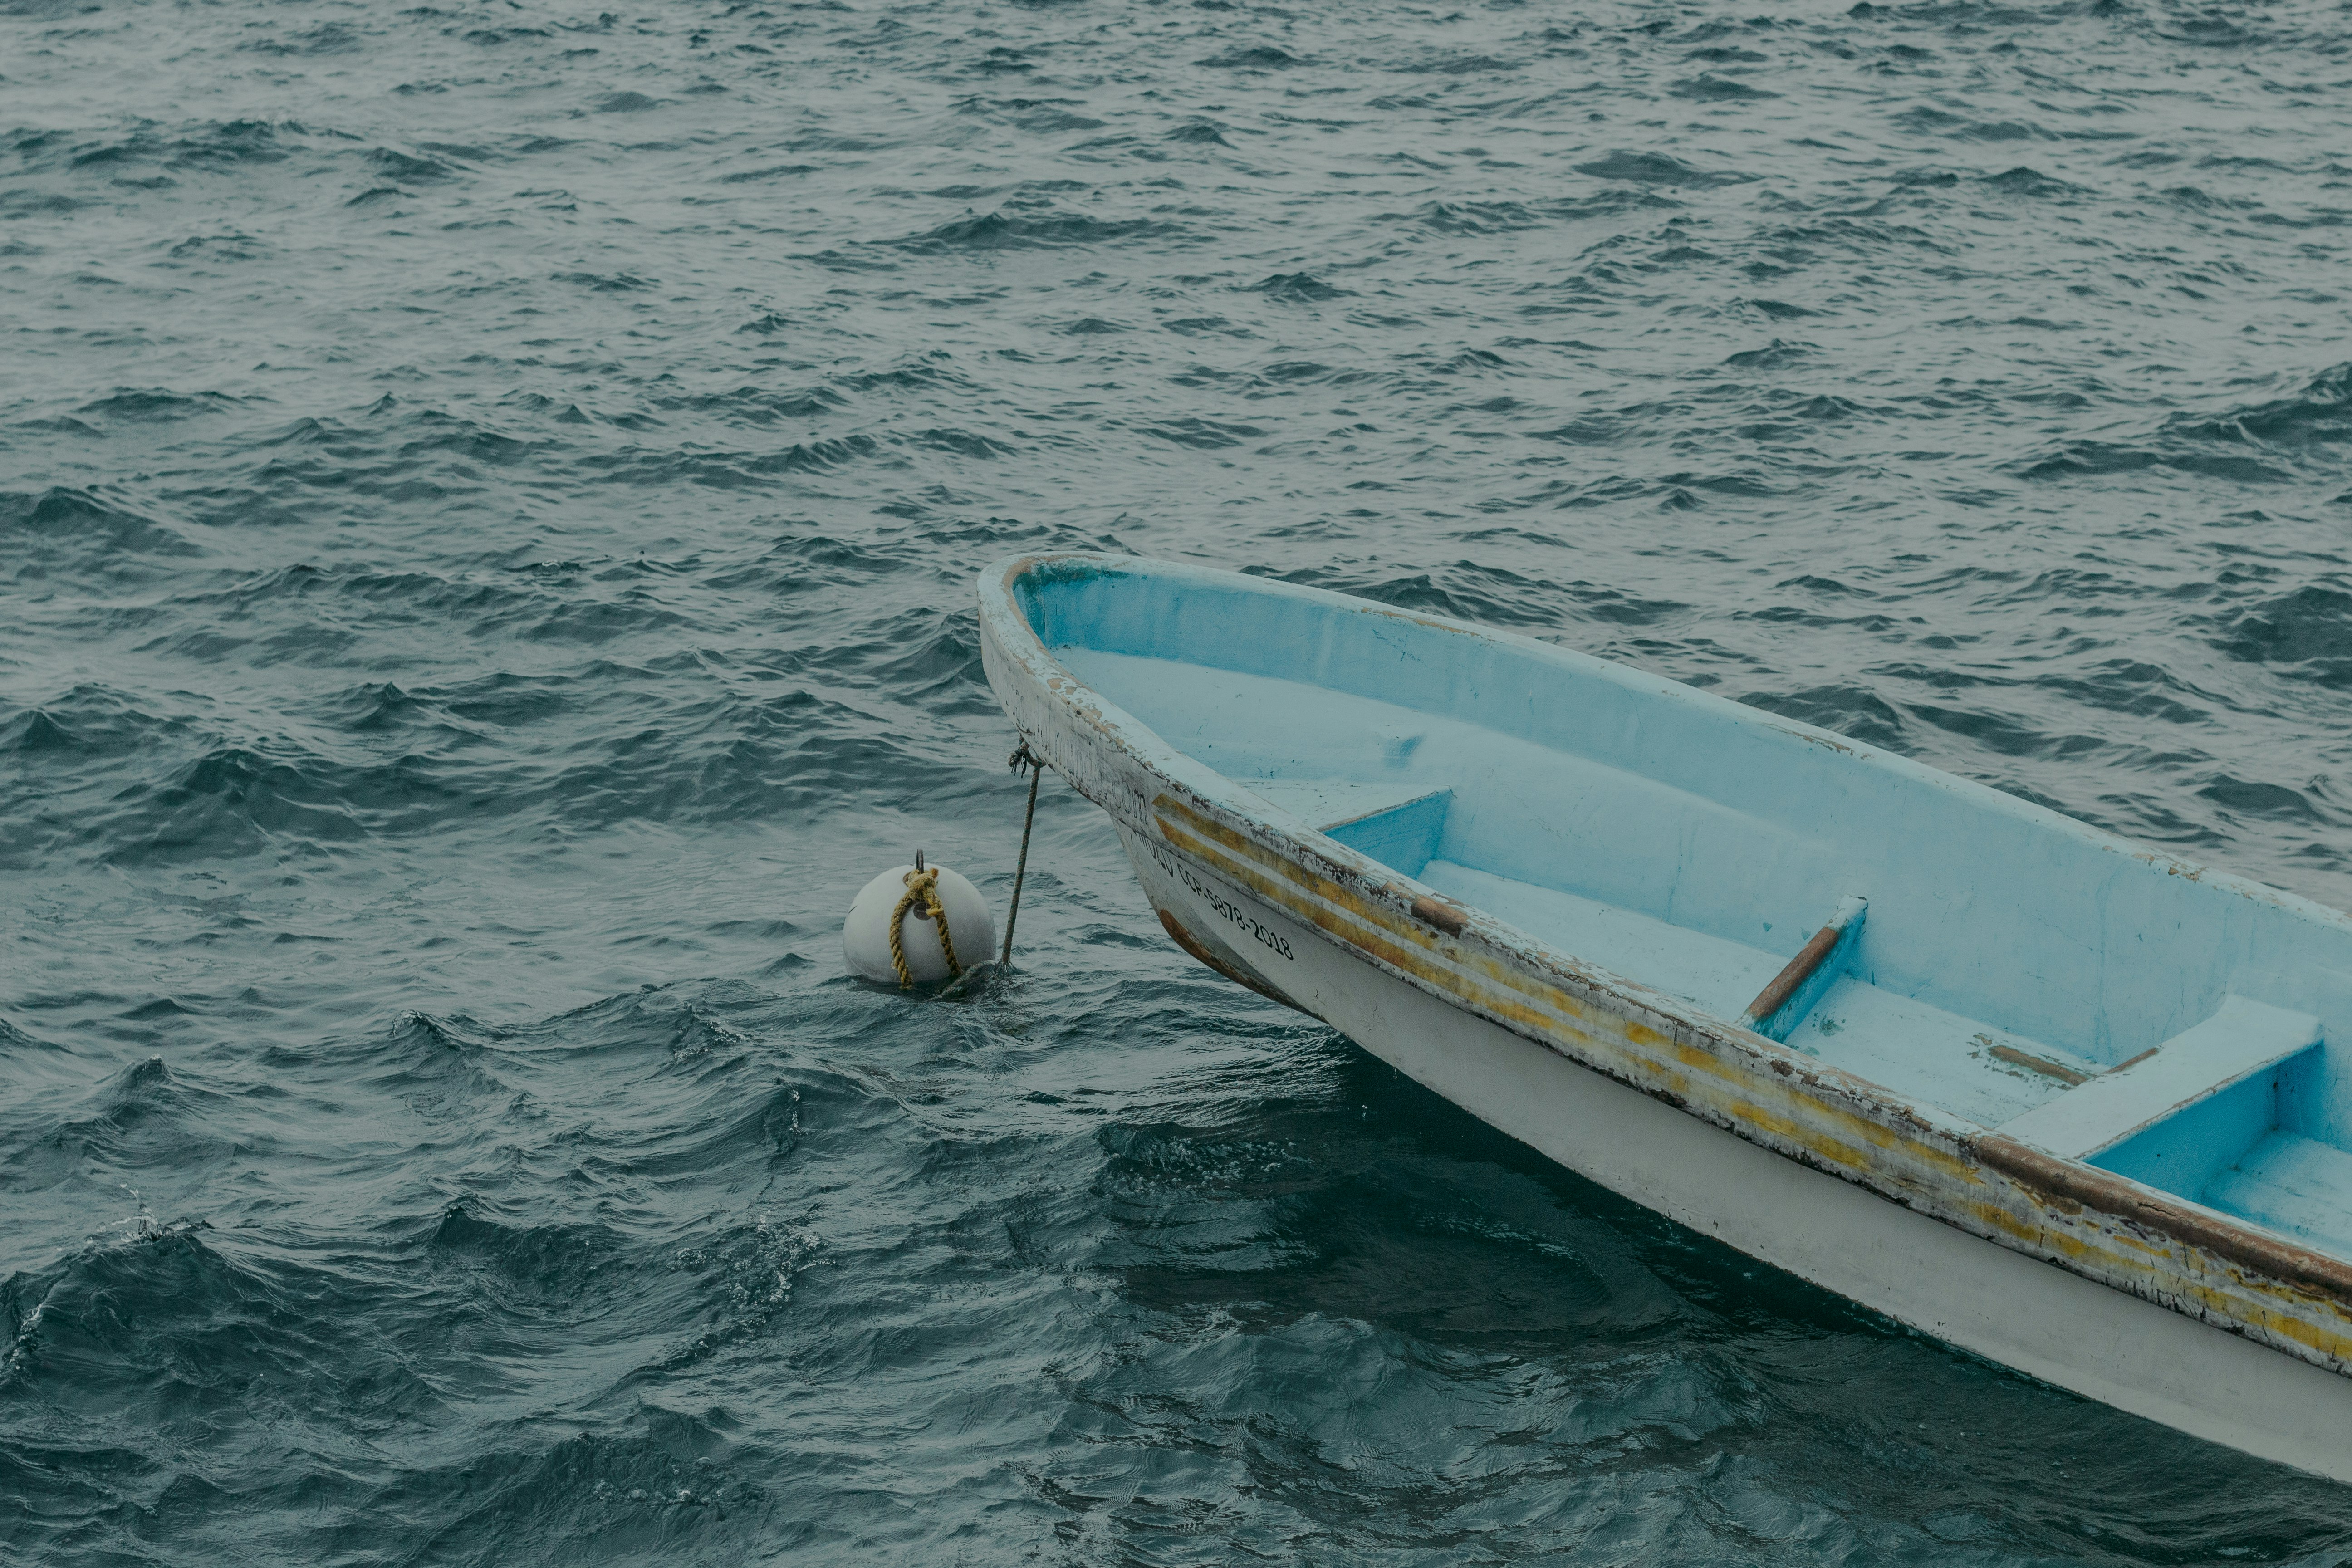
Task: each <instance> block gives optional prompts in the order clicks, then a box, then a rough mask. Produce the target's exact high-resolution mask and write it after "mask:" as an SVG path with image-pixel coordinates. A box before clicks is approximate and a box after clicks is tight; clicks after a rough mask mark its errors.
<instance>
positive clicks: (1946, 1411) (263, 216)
mask: <svg viewBox="0 0 2352 1568" xmlns="http://www.w3.org/2000/svg"><path fill="white" fill-rule="evenodd" d="M2347 240H2352V13H2347V10H2346V9H2345V7H2344V5H2341V4H2320V3H2317V0H2275V3H2272V4H2265V5H2252V4H2221V5H2209V4H2202V3H2196V0H2093V3H2089V4H2081V3H2074V0H2068V3H2063V4H2052V5H2030V4H2006V5H2005V4H1997V3H1992V0H1923V3H1916V4H1894V5H1880V4H1877V3H1876V0H1863V3H1861V4H1855V5H1850V6H1849V5H1845V4H1842V3H1841V4H1819V5H1796V6H1784V5H1722V4H1718V3H1717V0H1688V3H1685V4H1677V5H1663V4H1629V3H1620V0H1601V3H1596V4H1592V5H1578V6H1568V5H1540V4H1532V3H1530V4H1515V3H1510V0H1488V3H1481V4H1475V5H1466V6H1463V7H1460V8H1451V7H1446V6H1425V5H1408V4H1402V3H1399V0H1368V3H1366V4H1360V5H1336V4H1329V3H1326V0H1306V3H1302V4H1294V5H1287V6H1282V5H1250V4H1243V3H1239V0H1234V3H1227V0H1198V3H1196V4H1192V5H1180V4H1172V3H1167V4H1156V5H1154V4H1131V5H1114V4H1110V3H1108V0H1068V3H1064V4H1036V5H959V4H948V3H935V4H907V5H889V4H875V5H866V4H848V3H828V4H819V5H785V4H720V3H718V0H705V3H702V4H683V3H681V4H675V5H660V6H655V7H651V8H646V9H639V10H614V11H603V12H600V11H598V10H596V9H594V8H593V7H592V6H580V7H570V8H567V7H565V6H563V5H557V4H551V3H549V0H499V3H497V4H488V3H477V4H466V3H462V0H444V3H442V4H439V5H418V6H415V7H413V8H408V9H395V8H394V7H393V6H389V5H384V6H368V5H352V4H338V3H332V0H303V3H299V4H296V3H287V4H276V5H264V4H259V3H257V0H216V3H211V4H203V5H198V4H163V3H161V0H154V3H144V4H142V3H140V0H0V584H5V586H4V587H0V1561H5V1563H27V1564H34V1563H38V1564H51V1563H56V1564H101V1563H102V1564H109V1565H119V1564H144V1563H159V1564H161V1563H171V1564H181V1563H185V1564H216V1563H240V1564H244V1563H252V1564H278V1563H285V1564H352V1565H360V1564H366V1565H378V1564H381V1565H387V1568H388V1565H392V1564H440V1563H481V1564H501V1565H505V1564H527V1563H604V1562H615V1563H617V1562H630V1563H638V1562H659V1563H679V1564H685V1563H712V1564H738V1563H754V1562H766V1561H791V1562H795V1563H799V1562H808V1563H832V1562H839V1563H883V1564H893V1565H895V1564H899V1563H972V1564H979V1563H1072V1564H1094V1563H1101V1564H1113V1563H1122V1564H1123V1563H1155V1564H1157V1563H1218V1564H1223V1563H1244V1562H1253V1563H1349V1564H1354V1563H1382V1564H1400V1565H1402V1564H1416V1565H1417V1564H1437V1563H1449V1564H1450V1563H1536V1562H1541V1563H1591V1564H1621V1563H1677V1564H1681V1563H1692V1564H1717V1563H1721V1564H1734V1563H1737V1564H1757V1563H1763V1564H1782V1563H1787V1564H1811V1563H1921V1564H1927V1563H1933V1564H1939V1565H1940V1564H1996V1563H1998V1564H2011V1563H2062V1562H2063V1563H2164V1564H2184V1563H2343V1562H2345V1561H2347V1560H2352V1494H2347V1492H2345V1491H2344V1490H2342V1489H2336V1488H2333V1487H2330V1486H2327V1485H2326V1484H2323V1483H2320V1482H2317V1481H2314V1480H2310V1479H2305V1478H2301V1477H2298V1476H2296V1475H2294V1474H2293V1473H2290V1472H2287V1471H2284V1470H2281V1469H2277V1468H2271V1467H2266V1466H2263V1465H2260V1464H2256V1463H2254V1462H2252V1461H2250V1460H2246V1459H2243V1458H2237V1457H2235V1456H2233V1455H2231V1454H2229V1453H2227V1452H2225V1451H2222V1450H2220V1449H2216V1448H2212V1447H2207V1446H2204V1445H2200V1444H2198V1443H2195V1442H2191V1441H2189V1440H2188V1439H2186V1438H2182V1437H2179V1436H2173V1435H2171V1434H2168V1433H2167V1432H2164V1431H2162V1430H2159V1429H2157V1428H2154V1427H2151V1426H2147V1425H2146V1424H2144V1423H2141V1422H2138V1421H2136V1420H2133V1419H2130V1418H2128V1417H2126V1416H2123V1415H2116V1414H2115V1413H2113V1412H2110V1411H2107V1410H2105V1409H2102V1408H2100V1407H2097V1406H2094V1405H2087V1404H2084V1402H2082V1401H2079V1400H2076V1399H2074V1398H2072V1397H2069V1396H2066V1395H2063V1394H2056V1393H2053V1392H2052V1391H2049V1390H2047V1389H2044V1388H2042V1387H2039V1386H2037V1385H2035V1384H2030V1383H2028V1382H2025V1381H2023V1380H2021V1379H2019V1378H2016V1377H2013V1376H2011V1375H2008V1374H2006V1373H2000V1372H1998V1371H1996V1370H1994V1369H1991V1368H1989V1367H1986V1366H1984V1365H1982V1364H1980V1363H1974V1362H1971V1361H1969V1360H1968V1359H1966V1358H1964V1357H1961V1356H1958V1355H1956V1354H1954V1353H1952V1352H1948V1351H1946V1350H1944V1349H1941V1348H1939V1347H1937V1346H1936V1345H1934V1344H1932V1343H1929V1342H1924V1341H1921V1340H1918V1339H1915V1338H1912V1337H1909V1336H1906V1335H1905V1334H1902V1333H1900V1332H1897V1331H1894V1330H1892V1329H1890V1328H1889V1327H1887V1326H1886V1325H1885V1324H1884V1323H1881V1322H1879V1321H1874V1320H1873V1319H1870V1318H1869V1317H1867V1316H1866V1315H1864V1314H1863V1313H1860V1312H1858V1311H1855V1310H1850V1309H1848V1308H1845V1307H1843V1306H1842V1305H1841V1304H1840V1303H1838V1302H1837V1301H1835V1300H1832V1299H1830V1298H1828V1297H1825V1296H1823V1295H1822V1294H1820V1293H1819V1292H1816V1291H1814V1290H1811V1289H1808V1288H1806V1287H1804V1286H1802V1285H1801V1284H1799V1283H1797V1282H1795V1281H1792V1280H1790V1279H1785V1278H1782V1277H1779V1276H1776V1275H1774V1274H1772V1273H1770V1272H1769V1271H1766V1270H1761V1269H1759V1268H1756V1267H1754V1266H1752V1265H1749V1264H1748V1263H1746V1262H1744V1261H1743V1260H1742V1259H1740V1258H1738V1257H1736V1256H1734V1255H1731V1254H1728V1253H1727V1252H1724V1251H1722V1250H1721V1249H1719V1248H1717V1247H1712V1246H1710V1245H1706V1244H1704V1243H1701V1242H1699V1241H1697V1240H1696V1238H1694V1237H1691V1236H1690V1235H1688V1234H1686V1233H1684V1232H1681V1231H1679V1230H1677V1229H1676V1228H1675V1227H1674V1226H1669V1225H1667V1224H1665V1223H1664V1222H1662V1221H1659V1220H1656V1219H1654V1218H1652V1217H1650V1216H1647V1215H1643V1213H1641V1212H1640V1211H1638V1210H1635V1209H1633V1208H1631V1207H1629V1206H1628V1205H1624V1204H1622V1203H1621V1202H1619V1201H1617V1200H1615V1199H1614V1198H1612V1197H1611V1196H1610V1195H1608V1194H1605V1193H1601V1192H1600V1191H1597V1190H1595V1189H1594V1188H1592V1187H1591V1186H1590V1185H1588V1184H1583V1183H1581V1182H1580V1181H1578V1180H1577V1179H1575V1178H1573V1177H1571V1176H1570V1175H1568V1174H1566V1173H1563V1172H1561V1171H1559V1169H1557V1168H1554V1167H1552V1166H1550V1165H1549V1164H1548V1163H1545V1162H1544V1161H1542V1160H1541V1159H1539V1158H1538V1157H1536V1156H1534V1155H1532V1154H1530V1153H1529V1152H1526V1151H1525V1150H1523V1149H1521V1148H1519V1147H1517V1146H1516V1145H1514V1144H1512V1143H1510V1142H1507V1141H1506V1140H1504V1139H1502V1138H1500V1137H1498V1136H1496V1135H1495V1134H1493V1133H1491V1132H1490V1131H1486V1129H1485V1128H1483V1127H1482V1126H1480V1125H1479V1124H1478V1123H1476V1122H1475V1121H1472V1120H1470V1119H1468V1118H1467V1117H1465V1116H1464V1115H1463V1114H1461V1113H1459V1112H1457V1111H1455V1110H1453V1109H1452V1108H1451V1107H1449V1106H1447V1105H1446V1104H1444V1103H1443V1102H1442V1101H1439V1100H1435V1099H1433V1097H1431V1096H1430V1095H1428V1094H1426V1093H1424V1092H1423V1091H1421V1090H1420V1089H1416V1088H1415V1087H1413V1086H1412V1085H1411V1084H1410V1083H1408V1082H1405V1081H1403V1080H1402V1079H1399V1078H1398V1077H1397V1076H1396V1075H1394V1074H1393V1073H1391V1072H1390V1071H1389V1070H1388V1069H1386V1068H1382V1067H1381V1066H1379V1065H1378V1064H1377V1063H1375V1062H1374V1061H1372V1060H1371V1059H1370V1058H1368V1057H1366V1056H1365V1055H1364V1054H1362V1053H1361V1052H1360V1051H1359V1050H1357V1049H1356V1048H1355V1047H1352V1046H1351V1045H1350V1044H1349V1042H1347V1041H1346V1040H1345V1039H1343V1038H1340V1037H1337V1036H1335V1035H1334V1034H1333V1033H1332V1032H1331V1031H1329V1030H1328V1029H1325V1028H1323V1027H1320V1026H1316V1025H1313V1024H1312V1023H1310V1022H1307V1021H1306V1020H1303V1019H1301V1018H1300V1017H1298V1016H1296V1015H1294V1014H1290V1013H1287V1012H1285V1011H1283V1010H1281V1009H1279V1008H1276V1007H1274V1006H1273V1005H1269V1004H1265V1003H1263V1002H1261V1001H1260V1000H1259V999H1258V998H1256V997H1255V996H1254V995H1252V994H1249V993H1247V992H1244V991H1243V990H1241V989H1239V988H1238V987H1235V986H1234V985H1231V984H1227V983H1226V982H1224V981H1223V980H1220V979H1218V978H1217V977H1215V976H1214V975H1213V974H1211V973H1208V972H1207V971H1205V970H1202V969H1200V968H1198V967H1197V966H1195V965H1194V964H1193V963H1192V962H1191V961H1190V960H1189V959H1187V958H1185V957H1184V956H1183V955H1182V954H1181V952H1177V951H1176V950H1175V949H1174V948H1173V947H1172V946H1171V944H1170V943H1169V942H1168V941H1167V940H1166V938H1165V937H1164V936H1163V935H1162V933H1161V932H1160V929H1159V927H1158V924H1157V922H1156V921H1154V920H1153V918H1152V916H1151V914H1150V910H1149V909H1148V908H1147V907H1146V906H1145V904H1144V902H1143V901H1142V900H1141V898H1140V896H1139V893H1138V891H1137V889H1136V888H1135V886H1134V883H1133V879H1132V878H1131V876H1130V874H1129V871H1128V869H1127V868H1126V866H1125V864H1124V862H1123V861H1122V859H1121V858H1120V856H1119V854H1118V848H1117V846H1116V844H1115V842H1114V840H1113V837H1112V836H1111V833H1110V831H1109V828H1108V826H1107V824H1106V823H1105V822H1104V820H1103V819H1102V818H1101V817H1100V816H1099V814H1098V813H1097V812H1096V811H1094V809H1093V808H1092V807H1090V806H1087V805H1086V804H1085V803H1083V802H1082V801H1079V800H1077V799H1076V797H1075V796H1073V795H1071V794H1070V793H1069V792H1068V791H1067V790H1066V788H1064V787H1063V786H1062V785H1060V784H1058V782H1057V781H1054V780H1050V779H1049V780H1048V781H1047V782H1046V784H1045V788H1044V791H1043V794H1042V797H1041V804H1040V806H1039V813H1038V823H1037V842H1036V846H1035V848H1034V852H1033V866H1032V877H1031V881H1030V884H1029V889H1028V892H1027V894H1026V896H1025V898H1024V908H1023V910H1022V916H1021V927H1020V933H1021V938H1022V949H1023V951H1022V953H1021V955H1020V959H1019V967H1018V972H1017V973H1014V974H1013V975H1011V976H1008V977H1004V978H1002V979H1000V980H999V981H998V982H996V983H994V984H990V985H987V986H984V987H982V989H981V991H980V992H979V994H976V995H974V996H973V997H971V999H970V1000H968V1001H965V1002H961V1003H952V1004H941V1003H933V1002H926V1001H920V1000H911V999H908V998H906V997H902V996H900V995H899V994H896V993H895V992H890V991H885V990H882V989H878V988H875V987H871V986H867V985H866V984H861V983H858V982H856V981H855V980H853V979H851V978H849V977H848V976H847V975H846V973H845V970H844V966H843V963H842V961H841V957H840V952H839V945H838V921H839V918H840V916H841V914H842V912H843V911H844V910H845V909H846V907H847V905H848V902H849V900H850V897H851V895H852V894H853V893H854V892H855V890H856V888H857V887H858V886H859V885H860V884H861V883H862V882H864V881H865V880H866V879H867V878H868V877H870V876H872V875H873V874H874V873H875V872H876V871H877V870H879V869H882V868H886V867H887V866H889V865H892V864H895V863H898V862H899V861H901V860H903V859H906V858H908V857H909V856H910V855H911V852H912V851H913V850H914V849H915V848H917V847H921V848H924V849H926V850H928V851H929V854H930V856H931V858H934V859H937V860H940V861H944V862H946V863H948V864H950V865H954V866H956V867H958V868H961V869H963V870H965V871H967V872H968V873H970V874H971V876H972V877H973V878H974V879H976V880H977V881H979V882H980V884H981V885H982V887H983V889H986V890H987V891H988V892H989V893H990V895H991V896H992V898H993V899H994V900H996V902H997V907H998V910H999V911H1000V918H1001V912H1002V909H1003V900H1004V897H1005V895H1006V894H1007V892H1008V891H1009V889H1010V882H1011V873H1012V868H1013V854H1014V850H1015V847H1016V846H1017V843H1018V838H1019V834H1020V828H1021V803H1022V795H1023V788H1022V784H1021V783H1020V781H1018V780H1016V779H1014V778H1013V776H1012V775H1011V774H1009V773H1007V772H1006V771H1005V767H1004V758H1005V754H1006V752H1008V751H1009V750H1010V749H1011V745H1012V742H1013V735H1012V733H1011V731H1009V729H1008V727H1007V726H1006V724H1005V722H1004V721H1003V719H1002V717H1001V716H1000V715H999V714H998V712H997V710H996V708H995V704H994V702H993V700H992V699H991V697H990V695H989V693H988V691H987V689H986V686H985V682H984V680H983V679H982V674H981V670H980V668H979V661H978V658H977V651H976V640H975V626H974V618H973V612H972V608H971V579H972V576H973V574H974V573H975V572H976V571H977V569H978V568H979V567H980V566H981V565H982V564H983V563H986V562H988V561H990V560H992V559H993V558H995V557H998V556H1000V555H1003V554H1005V553H1008V552H1013V551H1015V550H1027V549H1044V548H1061V547H1094V548H1114V549H1129V550H1135V551H1139V552H1150V553H1155V554H1161V555H1168V556H1174V557H1178V558H1183V559H1191V560H1199V561H1203V562H1209V563H1219V564H1223V565H1229V566H1236V567H1244V568H1248V569H1251V570H1255V571H1261V572H1265V573H1270V574H1275V575H1276V576H1280V577H1284V578H1287V579H1291V580H1295V581H1300V582H1307V583H1314V584H1323V585H1328V586H1331V587H1335V588H1340V589H1344V590H1347V591H1349V592H1353V593H1358V594H1363V595H1370V596H1372V597H1375V598H1379V599H1382V600H1386V601H1388V602H1391V603H1393V604H1398V605H1412V606H1415V607H1421V608H1427V609H1431V610H1437V611H1443V612H1445V613H1448V614H1453V615H1458V616H1465V617H1467V618H1469V619H1472V620H1475V621H1479V622H1482V623H1485V624H1487V625H1490V626H1503V627H1507V628H1510V629H1512V630H1515V631H1519V632H1524V633H1528V634H1531V635H1534V636H1538V637H1549V638H1553V639H1556V640H1558V641H1559V642H1562V643H1564V644H1567V645H1569V646H1572V647H1579V648H1584V649H1588V650H1591V651H1593V652H1597V653H1601V654H1604V655H1607V656H1609V657H1612V658H1620V659H1623V660H1626V661H1629V662H1631V663H1633V664H1635V665H1638V666H1641V667H1642V668H1647V669H1651V670H1655V671H1658V672H1660V673H1663V674H1665V675H1669V676H1672V677H1675V678H1676V679H1683V680H1687V681H1691V682H1694V683H1696V684H1698V685H1701V686H1705V687H1707V688H1709V689H1714V690H1717V691H1720V692H1723V693H1725V694H1727V695H1728V696H1731V697H1734V698H1737V699H1738V700H1743V701H1747V702H1751V703H1754V704H1757V705H1759V706H1761V707H1764V708H1767V709H1770V710H1775V711H1778V712H1781V713H1787V714H1793V715H1797V716H1800V717H1802V718H1805V719H1808V720H1811V721H1816V722H1820V723H1822V724H1826V725H1829V726H1831V727H1832V728H1835V729H1839V730H1843V731H1846V732H1848V733H1851V734H1853V735H1856V736H1859V737H1860V738H1862V739H1864V740H1865V741H1868V742H1872V743H1874V744H1878V745H1883V746H1886V747H1889V748H1891V749H1894V750H1895V751H1898V752H1905V753H1906V754H1909V755H1912V756H1916V757H1918V758H1921V759H1923V760H1925V761H1927V762H1928V763H1934V764H1935V765H1937V766H1939V767H1944V768H1948V769H1950V770H1953V771H1955V772H1957V773H1962V774H1965V775H1967V776H1969V777H1972V778H1977V779H1981V780H1985V781H1987V782H1989V783H1991V784H1996V785H1999V786H2000V787H2001V788H2004V789H2008V790H2011V791H2014V792H2016V793H2018V794H2020V795H2025V796H2028V797H2030V798H2032V799H2035V800H2039V801H2042V802H2044V803H2047V804H2049V805H2054V806H2056V807H2058V808H2060V809H2062V810H2064V811H2067V812H2070V813H2073V814H2074V815H2076V816H2082V817H2084V818H2086V819H2088V820H2090V821H2093V822H2095V823H2099V824H2102V825H2104V826H2111V827H2114V828H2116V829H2117V830H2119V831H2122V832H2124V833H2126V834H2130V835H2133V836H2136V837H2141V838H2144V839H2147V840H2151V841H2154V842H2158V843H2160V844H2163V845H2165V846H2167V847H2170V848H2172V849H2173V850H2175V851H2177V852H2179V853H2183V854H2186V855H2189V856H2190V857H2193V858H2205V859H2210V860H2212V861H2214V862H2216V863H2219V864H2221V865H2222V866H2225V867H2228V868H2231V869H2233V870H2237V871H2241V872H2243V873H2247V874H2250V875H2252V876H2255V877H2258V878H2262V879H2267V880H2270V881H2273V882H2275V883H2277V884H2279V885H2281V886H2284V887H2288V888H2291V889H2295V890H2296V891H2299V892H2302V893H2305V894H2308V895H2311V896H2313V897H2315V898H2317V899H2319V900H2322V901H2325V902H2327V903H2330V904H2333V905H2336V906H2337V907H2345V906H2347V904H2352V837H2347V827H2352V772H2347V769H2352V726H2347V700H2352V315H2347V286H2352V270H2347ZM2019 896H2020V897H2021V898H2030V897H2031V896H2032V890H2031V889H2020V890H2019Z"/></svg>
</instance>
